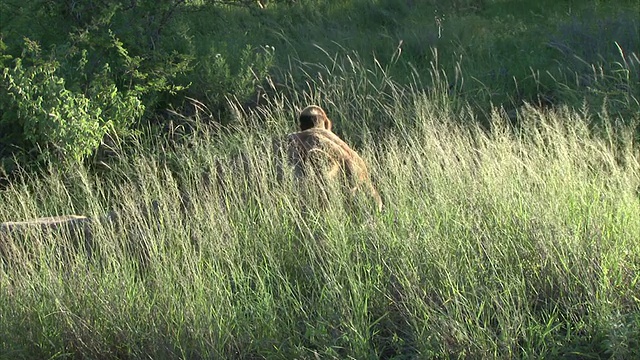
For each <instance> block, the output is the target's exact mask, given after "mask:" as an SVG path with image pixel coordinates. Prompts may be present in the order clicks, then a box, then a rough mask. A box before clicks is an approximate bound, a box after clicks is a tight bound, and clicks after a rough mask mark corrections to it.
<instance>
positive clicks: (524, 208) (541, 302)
mask: <svg viewBox="0 0 640 360" xmlns="http://www.w3.org/2000/svg"><path fill="white" fill-rule="evenodd" d="M349 61H351V62H349ZM349 66H352V68H349ZM361 66H362V65H361V64H360V62H359V61H358V60H357V59H355V58H352V59H349V60H346V61H345V62H344V63H336V64H334V66H333V67H326V68H325V69H324V71H326V73H327V74H328V76H329V77H328V78H325V79H323V80H322V81H321V80H320V79H318V78H317V77H316V75H313V74H312V73H310V74H309V77H308V79H307V81H308V82H309V84H310V89H313V90H312V91H306V92H300V93H299V97H298V98H296V97H292V98H286V97H278V96H277V95H274V96H273V97H271V98H270V99H269V102H268V104H266V105H265V106H264V107H260V108H258V109H256V110H255V111H252V112H249V113H245V112H243V111H241V110H239V108H238V110H237V114H236V116H237V117H238V120H239V122H238V123H239V124H248V125H250V126H247V127H246V128H245V129H239V130H236V131H234V132H232V133H231V134H230V135H221V134H220V133H216V132H209V131H208V130H207V128H206V126H204V125H202V126H201V127H200V125H197V129H196V130H197V131H195V132H194V135H191V138H189V139H187V140H185V141H183V144H182V143H180V144H177V145H175V144H174V145H173V147H168V146H167V147H164V148H162V147H161V145H162V140H158V142H159V144H158V148H157V150H155V151H153V152H150V151H148V150H144V149H143V148H141V149H140V151H139V152H138V153H137V154H136V155H131V156H123V158H122V159H121V160H120V161H119V162H116V163H114V164H113V165H112V167H113V168H112V169H111V171H110V172H109V173H108V174H107V175H104V176H96V175H91V174H90V172H89V171H87V170H86V169H84V168H82V167H78V168H77V169H76V170H75V171H72V172H69V173H64V174H61V173H58V172H56V171H53V170H52V171H51V172H50V173H51V175H50V176H47V177H44V178H41V179H38V178H31V179H25V181H24V185H19V184H20V183H19V182H16V185H15V186H14V187H10V188H8V189H7V190H4V191H2V193H0V219H2V220H3V221H6V220H18V219H28V218H34V217H38V216H49V215H57V214H69V213H79V214H86V215H90V216H91V217H94V218H96V219H99V220H98V221H97V222H96V223H95V224H94V225H93V238H92V240H91V242H90V244H89V245H90V248H91V252H90V253H88V252H87V250H86V249H87V247H86V246H78V244H79V243H78V241H77V239H74V238H71V237H68V236H61V235H59V234H56V233H53V234H52V235H47V234H45V235H43V234H40V233H38V232H33V233H30V234H27V236H25V237H21V238H19V239H13V240H4V242H3V243H1V244H0V245H2V246H4V245H5V244H8V243H10V244H12V247H11V250H12V251H11V256H8V257H7V258H6V259H5V264H4V266H3V267H2V270H0V357H3V358H4V357H7V358H15V359H20V358H54V357H57V358H148V357H151V358H155V359H158V358H160V359H162V358H167V359H168V358H188V359H193V358H196V359H198V358H260V357H265V358H287V359H289V358H317V357H319V358H339V359H343V358H356V359H373V358H385V359H388V358H394V357H396V358H403V357H404V358H449V357H453V358H458V357H462V358H504V359H510V358H542V357H547V358H553V357H560V356H570V355H572V356H585V357H589V356H591V357H612V358H620V359H627V358H633V357H637V356H639V355H640V354H639V353H638V348H640V347H639V344H638V340H637V339H639V338H640V315H639V313H640V288H639V286H640V285H639V281H640V277H639V275H638V274H639V273H640V198H639V195H638V189H640V152H639V149H638V148H637V145H634V143H633V129H631V128H629V129H627V128H624V127H620V126H617V127H614V126H609V127H607V126H604V125H607V124H614V123H615V122H616V119H609V118H608V117H607V114H606V112H602V113H601V114H600V116H601V121H600V122H599V123H600V124H604V125H602V126H600V127H598V129H594V128H593V126H592V124H593V122H592V119H590V118H589V115H587V112H584V113H581V112H576V111H574V110H569V109H567V108H556V109H552V110H544V111H542V110H539V109H536V108H534V107H526V108H523V109H522V112H521V114H519V118H520V119H521V121H520V123H519V126H517V127H514V126H513V125H511V123H510V121H509V119H508V118H507V117H506V116H505V115H504V114H503V112H502V111H501V110H499V109H496V110H495V111H494V113H493V114H492V115H491V117H490V130H487V129H486V128H484V127H483V126H480V125H479V124H478V121H477V119H475V117H474V115H473V113H472V111H471V110H469V109H468V108H467V107H466V106H465V105H464V104H454V105H455V106H452V105H451V102H447V93H446V89H447V88H448V87H447V86H446V84H443V83H440V82H438V81H443V80H437V78H436V77H434V79H436V80H434V82H433V85H434V86H430V87H428V89H427V90H424V89H423V88H422V87H419V86H417V85H414V86H400V85H398V84H396V83H395V82H393V81H392V80H391V79H390V78H389V77H388V76H387V74H386V73H385V71H384V69H383V68H376V69H373V70H370V71H371V72H372V73H376V74H377V75H376V76H373V77H372V76H371V75H372V74H371V73H369V74H367V75H366V76H365V75H363V71H367V70H366V69H363V68H362V67H361ZM371 79H374V80H371ZM294 83H295V82H293V80H292V81H291V84H294ZM417 83H418V82H416V84H417ZM291 86H292V85H291ZM376 92H377V93H378V94H379V96H373V95H372V94H374V93H376ZM358 94H365V95H362V96H359V95H358ZM312 102H313V103H319V104H321V105H323V106H325V107H326V108H327V109H328V111H329V116H331V117H332V119H333V120H334V124H335V126H336V131H337V132H338V133H341V134H346V135H347V136H345V137H347V138H348V139H349V140H350V142H351V143H353V144H356V148H357V150H358V151H359V152H360V153H362V155H363V157H364V158H365V159H366V160H367V161H368V162H369V163H370V164H371V170H372V173H373V177H374V179H375V181H376V184H377V186H378V188H379V190H380V192H381V194H382V196H383V198H384V201H385V210H384V211H383V212H382V213H379V214H378V213H373V212H371V211H370V210H369V208H368V207H367V206H366V204H355V205H349V206H347V205H346V203H345V202H344V201H342V199H341V195H339V194H335V199H334V200H335V204H334V206H330V207H329V208H327V209H325V210H318V211H317V212H312V211H309V210H310V209H311V210H312V209H314V206H315V204H314V202H313V199H314V197H313V196H309V197H306V198H301V197H300V196H299V195H298V188H297V185H296V183H295V182H294V181H292V178H291V174H289V173H288V172H287V171H286V169H285V172H284V177H283V178H282V179H281V180H277V176H276V175H277V164H278V161H277V160H278V156H277V155H276V154H274V153H273V150H272V147H271V145H272V140H273V136H276V134H283V133H286V132H287V131H292V130H293V128H294V126H295V125H294V120H293V116H294V114H295V109H296V108H300V107H302V106H304V105H306V104H308V103H312ZM362 119H366V121H362ZM196 120H197V119H196ZM377 121H379V122H386V123H389V124H392V125H393V126H392V130H390V131H387V132H385V133H382V134H375V135H372V132H371V129H370V128H368V125H369V124H371V127H375V124H376V122H377ZM196 123H197V121H196ZM257 125H262V126H261V127H258V126H257ZM259 128H263V129H265V130H264V133H260V132H259V131H256V130H255V129H259ZM161 148H162V149H163V150H160V149H161ZM230 149H233V150H230ZM313 191H314V190H313V189H312V191H311V193H312V194H311V195H313ZM111 211H117V212H118V214H119V216H118V218H119V219H120V222H114V221H113V220H109V218H106V217H105V216H106V215H107V214H109V212H111ZM111 219H113V218H111Z"/></svg>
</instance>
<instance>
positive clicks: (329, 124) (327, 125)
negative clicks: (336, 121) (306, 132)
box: [324, 118, 333, 131]
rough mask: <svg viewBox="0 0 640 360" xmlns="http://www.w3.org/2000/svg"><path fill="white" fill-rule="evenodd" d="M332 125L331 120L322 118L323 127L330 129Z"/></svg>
mask: <svg viewBox="0 0 640 360" xmlns="http://www.w3.org/2000/svg"><path fill="white" fill-rule="evenodd" d="M332 127H333V122H332V121H331V120H329V118H325V120H324V128H325V129H327V130H329V131H331V128H332Z"/></svg>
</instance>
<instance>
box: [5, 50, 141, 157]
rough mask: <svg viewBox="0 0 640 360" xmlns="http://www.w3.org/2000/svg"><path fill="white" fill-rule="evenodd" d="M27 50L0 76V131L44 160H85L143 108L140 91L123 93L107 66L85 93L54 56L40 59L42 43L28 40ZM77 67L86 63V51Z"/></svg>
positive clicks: (138, 115) (14, 142)
mask: <svg viewBox="0 0 640 360" xmlns="http://www.w3.org/2000/svg"><path fill="white" fill-rule="evenodd" d="M25 45H26V49H25V53H24V54H23V56H22V58H17V59H16V60H15V61H14V66H13V67H7V68H5V69H4V70H3V72H2V78H1V79H0V84H1V86H0V93H2V95H3V96H2V100H0V109H1V110H2V117H1V118H0V129H3V130H4V129H8V130H9V131H3V133H6V134H7V135H6V136H11V137H12V139H6V138H5V139H3V140H4V141H7V142H11V143H13V144H14V145H17V146H19V147H22V148H24V149H37V151H38V155H37V158H39V159H41V160H49V161H51V160H55V161H58V160H75V161H81V160H83V159H85V158H86V157H87V156H89V155H90V154H91V153H92V152H93V151H94V150H95V149H96V148H97V147H98V146H99V145H100V141H101V140H102V138H103V136H104V135H105V134H106V133H107V131H109V130H111V129H126V128H127V127H128V126H130V124H131V123H132V120H135V119H137V118H139V117H140V116H141V115H142V112H143V111H144V106H143V105H142V103H141V101H140V99H139V98H138V97H137V96H136V94H135V93H134V94H127V93H123V92H122V91H119V90H118V88H117V87H116V86H115V84H113V82H111V81H109V75H110V68H109V66H108V64H106V65H105V66H104V67H103V69H102V71H100V72H99V73H97V74H96V75H94V76H95V78H94V81H93V82H92V83H91V84H90V85H89V86H90V87H89V88H88V89H87V91H86V92H85V93H82V92H78V91H74V90H72V89H71V87H70V86H69V85H68V84H67V82H66V80H65V78H64V77H62V76H61V75H60V71H59V70H60V64H59V63H58V62H57V61H56V60H47V59H44V58H42V56H41V54H40V50H39V46H38V45H37V44H36V43H35V42H32V41H29V40H25ZM80 58H81V61H80V62H79V63H78V68H79V69H82V68H83V67H85V66H86V52H83V53H82V55H81V56H80Z"/></svg>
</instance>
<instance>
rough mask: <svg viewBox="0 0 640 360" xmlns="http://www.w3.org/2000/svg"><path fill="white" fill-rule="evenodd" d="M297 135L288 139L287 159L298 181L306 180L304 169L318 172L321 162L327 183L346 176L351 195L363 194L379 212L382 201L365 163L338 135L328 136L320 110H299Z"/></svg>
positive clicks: (327, 125) (328, 127)
mask: <svg viewBox="0 0 640 360" xmlns="http://www.w3.org/2000/svg"><path fill="white" fill-rule="evenodd" d="M298 119H299V123H300V131H299V132H296V133H293V134H289V135H288V137H287V138H288V143H289V146H288V156H289V160H290V162H291V163H292V164H293V165H294V167H295V173H296V176H298V177H303V176H305V175H306V174H305V166H309V165H311V166H312V167H314V168H315V170H316V171H317V170H318V167H319V165H318V162H319V160H318V159H323V160H324V161H322V163H323V164H322V165H323V166H322V169H321V170H320V171H321V172H322V175H323V177H324V178H327V179H336V178H337V177H338V175H340V174H344V175H346V177H347V179H348V181H349V182H350V191H351V193H352V194H355V193H357V192H358V191H360V190H364V191H366V192H367V193H368V195H369V196H370V197H371V198H373V200H374V201H375V203H376V206H377V208H378V209H379V210H382V199H381V198H380V195H379V194H378V191H377V190H376V188H375V187H374V186H373V183H372V182H371V177H370V175H369V171H368V169H367V165H366V163H365V162H364V160H363V159H362V158H361V157H360V155H358V153H357V152H355V151H354V150H353V149H351V147H350V146H349V145H347V143H345V142H344V141H343V140H342V139H341V138H340V137H338V135H336V134H334V133H333V132H331V128H332V122H331V120H329V118H328V117H327V115H326V113H325V112H324V110H322V108H320V107H319V106H316V105H311V106H308V107H306V108H305V109H303V110H302V112H301V113H300V116H299V118H298Z"/></svg>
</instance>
